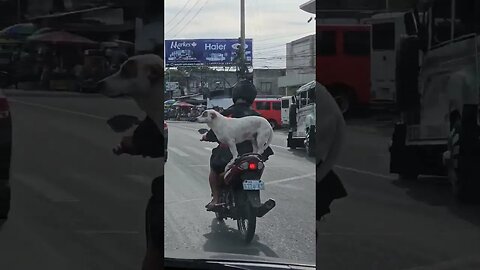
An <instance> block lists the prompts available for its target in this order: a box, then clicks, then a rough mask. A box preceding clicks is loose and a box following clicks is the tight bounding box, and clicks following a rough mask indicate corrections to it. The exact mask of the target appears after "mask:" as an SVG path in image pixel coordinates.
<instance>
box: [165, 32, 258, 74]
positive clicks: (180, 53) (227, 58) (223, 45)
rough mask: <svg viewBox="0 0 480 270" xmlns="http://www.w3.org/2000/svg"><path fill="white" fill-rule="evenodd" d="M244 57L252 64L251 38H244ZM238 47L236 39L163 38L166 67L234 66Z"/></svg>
mask: <svg viewBox="0 0 480 270" xmlns="http://www.w3.org/2000/svg"><path fill="white" fill-rule="evenodd" d="M245 47H246V48H245V58H246V61H247V65H250V66H251V65H252V56H253V55H252V51H253V50H252V39H246V40H245ZM239 48H240V42H239V40H238V39H182V40H178V39H177V40H165V62H166V64H167V67H178V66H200V65H207V66H234V65H235V59H236V57H237V52H238V50H239Z"/></svg>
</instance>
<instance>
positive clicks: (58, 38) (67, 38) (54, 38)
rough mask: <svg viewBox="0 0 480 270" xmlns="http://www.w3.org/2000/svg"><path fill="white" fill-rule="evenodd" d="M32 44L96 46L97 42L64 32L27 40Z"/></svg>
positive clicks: (32, 37) (49, 33)
mask: <svg viewBox="0 0 480 270" xmlns="http://www.w3.org/2000/svg"><path fill="white" fill-rule="evenodd" d="M27 40H28V41H30V42H44V43H51V44H85V45H96V44H97V42H95V41H93V40H90V39H88V38H85V37H82V36H79V35H75V34H71V33H68V32H64V31H54V32H47V33H43V34H39V35H32V36H30V37H28V38H27Z"/></svg>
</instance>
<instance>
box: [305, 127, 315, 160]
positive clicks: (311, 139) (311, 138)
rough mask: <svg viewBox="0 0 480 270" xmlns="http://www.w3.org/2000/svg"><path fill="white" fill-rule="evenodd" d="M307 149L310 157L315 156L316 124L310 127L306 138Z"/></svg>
mask: <svg viewBox="0 0 480 270" xmlns="http://www.w3.org/2000/svg"><path fill="white" fill-rule="evenodd" d="M305 149H306V150H307V155H308V156H309V157H314V156H315V126H311V127H310V128H309V129H308V133H307V137H306V138H305Z"/></svg>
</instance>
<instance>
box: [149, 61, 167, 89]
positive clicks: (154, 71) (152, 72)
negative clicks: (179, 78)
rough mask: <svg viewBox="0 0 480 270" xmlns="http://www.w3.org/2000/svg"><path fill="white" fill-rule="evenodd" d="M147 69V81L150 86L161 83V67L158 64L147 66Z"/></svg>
mask: <svg viewBox="0 0 480 270" xmlns="http://www.w3.org/2000/svg"><path fill="white" fill-rule="evenodd" d="M148 69H149V74H148V79H149V80H150V82H151V83H152V84H153V83H158V82H163V77H164V72H163V66H162V65H159V64H155V65H149V66H148Z"/></svg>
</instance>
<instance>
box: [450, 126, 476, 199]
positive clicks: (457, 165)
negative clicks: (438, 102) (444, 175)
mask: <svg viewBox="0 0 480 270" xmlns="http://www.w3.org/2000/svg"><path fill="white" fill-rule="evenodd" d="M451 127H452V128H451V131H450V136H449V139H448V151H449V152H450V159H449V161H448V162H447V164H446V165H447V170H448V178H449V180H450V183H451V185H452V193H453V195H454V196H455V198H456V199H457V200H459V201H461V202H473V201H478V192H480V189H479V185H478V183H477V182H478V179H477V177H476V176H477V175H478V174H472V173H471V172H472V171H474V170H475V168H472V167H471V164H472V160H471V159H473V157H472V156H471V155H465V150H466V149H465V148H466V147H469V146H468V145H465V140H464V137H465V133H464V132H465V130H464V127H463V126H462V121H461V119H460V117H457V118H456V119H454V120H453V123H452V124H451ZM473 163H474V162H473Z"/></svg>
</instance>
